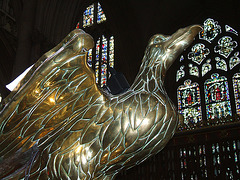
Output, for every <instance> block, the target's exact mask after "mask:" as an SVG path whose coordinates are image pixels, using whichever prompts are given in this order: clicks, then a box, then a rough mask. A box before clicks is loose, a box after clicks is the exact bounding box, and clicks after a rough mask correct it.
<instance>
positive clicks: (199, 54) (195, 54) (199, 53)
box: [188, 43, 210, 64]
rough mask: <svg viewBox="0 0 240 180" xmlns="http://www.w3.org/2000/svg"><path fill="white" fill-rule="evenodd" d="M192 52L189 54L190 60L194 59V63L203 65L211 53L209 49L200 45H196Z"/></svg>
mask: <svg viewBox="0 0 240 180" xmlns="http://www.w3.org/2000/svg"><path fill="white" fill-rule="evenodd" d="M191 50H192V51H191V52H190V53H188V59H192V61H193V62H196V63H197V64H201V63H202V61H203V60H204V59H205V58H206V56H207V55H208V54H209V53H210V50H209V49H208V48H205V45H204V44H202V43H198V44H196V45H194V46H193V47H192V49H191Z"/></svg>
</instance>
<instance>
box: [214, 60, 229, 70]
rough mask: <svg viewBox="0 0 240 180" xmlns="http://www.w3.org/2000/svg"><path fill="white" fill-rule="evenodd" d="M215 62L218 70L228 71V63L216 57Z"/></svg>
mask: <svg viewBox="0 0 240 180" xmlns="http://www.w3.org/2000/svg"><path fill="white" fill-rule="evenodd" d="M215 60H216V69H221V70H223V71H227V63H226V61H225V60H223V59H220V58H219V57H216V58H215Z"/></svg>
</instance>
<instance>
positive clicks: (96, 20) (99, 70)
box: [76, 2, 114, 87]
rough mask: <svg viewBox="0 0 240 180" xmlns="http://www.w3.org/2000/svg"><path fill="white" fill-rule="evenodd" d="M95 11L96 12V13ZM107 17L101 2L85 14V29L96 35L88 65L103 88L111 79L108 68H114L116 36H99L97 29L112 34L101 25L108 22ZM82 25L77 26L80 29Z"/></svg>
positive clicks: (92, 6) (91, 6)
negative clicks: (92, 27)
mask: <svg viewBox="0 0 240 180" xmlns="http://www.w3.org/2000/svg"><path fill="white" fill-rule="evenodd" d="M94 11H95V12H94ZM106 20H107V18H106V15H105V13H104V11H103V9H102V7H101V4H100V3H99V2H94V3H93V4H91V5H90V6H88V7H87V8H86V10H85V11H84V13H83V26H82V27H83V28H85V29H86V30H85V31H86V32H88V33H90V34H94V35H95V37H94V39H95V42H96V46H95V48H94V49H91V50H89V52H88V57H87V63H88V65H89V66H90V67H92V68H93V69H94V71H95V75H96V83H98V84H99V85H100V86H101V87H103V86H104V85H106V83H107V79H108V78H109V77H110V75H109V74H108V73H109V72H108V67H109V66H110V67H114V36H110V37H109V36H108V37H106V36H105V35H104V34H98V33H96V32H98V31H96V30H95V29H97V28H98V27H99V28H104V30H103V32H105V33H106V34H111V33H110V32H109V29H108V28H107V27H105V26H104V27H103V26H101V25H99V24H100V23H104V22H106ZM79 26H80V23H78V24H77V25H76V28H79ZM90 26H94V27H95V28H94V33H92V32H91V31H92V30H93V29H91V28H89V27H90Z"/></svg>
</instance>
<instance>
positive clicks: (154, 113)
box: [0, 25, 201, 180]
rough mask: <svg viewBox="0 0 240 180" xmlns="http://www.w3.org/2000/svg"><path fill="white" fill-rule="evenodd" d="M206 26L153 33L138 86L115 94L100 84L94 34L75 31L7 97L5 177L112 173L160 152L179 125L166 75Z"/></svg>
mask: <svg viewBox="0 0 240 180" xmlns="http://www.w3.org/2000/svg"><path fill="white" fill-rule="evenodd" d="M200 29H201V27H200V26H197V25H195V26H190V27H187V28H184V29H180V30H179V31H177V32H176V33H174V34H173V35H172V36H164V35H160V34H159V35H155V36H153V37H152V38H151V39H150V41H149V44H148V46H147V49H146V52H145V56H144V58H143V61H142V65H141V67H140V71H139V73H138V75H137V77H136V79H135V81H134V83H133V85H132V86H131V88H130V89H129V90H128V91H127V92H125V93H123V94H120V95H116V96H107V95H105V93H104V92H102V91H101V89H100V88H99V87H98V86H97V85H96V84H95V76H94V72H93V71H92V69H91V68H89V67H88V65H87V63H86V56H87V52H86V51H87V50H88V49H89V48H92V47H93V46H94V42H93V39H92V38H91V36H90V35H88V34H86V33H85V32H84V31H82V30H79V29H77V30H74V31H73V32H72V33H70V34H69V35H68V36H67V37H66V38H65V39H64V40H63V41H62V42H61V43H60V44H59V45H58V46H56V47H55V48H54V49H52V50H51V51H49V52H48V53H46V54H45V55H43V57H41V58H40V60H39V61H38V62H37V63H36V64H35V66H34V67H33V68H32V70H31V71H30V72H29V73H28V74H27V75H26V77H25V78H24V79H23V80H22V81H21V83H20V84H19V86H18V87H17V88H16V89H15V90H14V91H13V92H12V93H11V94H10V95H9V96H8V97H7V98H6V99H5V100H4V101H5V104H6V105H5V107H4V108H3V109H2V111H1V114H0V118H1V119H0V178H2V179H11V178H12V179H21V178H24V177H25V179H34V180H35V179H41V180H42V179H113V178H114V176H115V175H116V173H118V172H119V171H120V170H121V169H123V168H129V167H132V166H134V165H136V164H138V163H140V162H142V161H144V160H145V159H146V158H148V157H150V156H151V155H153V154H156V153H157V152H159V151H160V150H161V149H162V148H163V147H164V146H165V145H166V143H167V142H168V140H169V139H170V138H171V137H172V136H173V134H174V132H175V128H176V126H177V124H178V116H177V111H176V108H175V107H174V105H173V103H172V102H171V100H170V99H169V97H168V96H167V93H166V91H165V89H164V87H163V81H164V78H165V74H166V71H167V69H168V68H169V66H170V65H171V64H172V63H173V61H174V60H175V59H176V57H177V56H178V55H179V54H180V53H181V52H182V51H183V50H184V49H185V48H186V47H187V46H188V45H189V44H190V43H191V42H192V41H193V39H194V37H195V35H196V34H197V33H198V32H199V31H200Z"/></svg>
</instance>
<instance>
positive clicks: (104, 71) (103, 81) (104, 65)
mask: <svg viewBox="0 0 240 180" xmlns="http://www.w3.org/2000/svg"><path fill="white" fill-rule="evenodd" d="M107 50H108V41H107V39H106V38H105V37H104V36H102V60H101V64H102V65H101V86H104V85H106V82H107Z"/></svg>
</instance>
